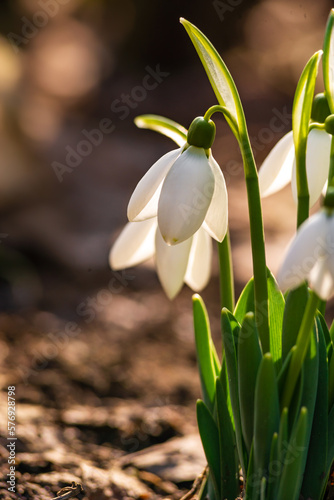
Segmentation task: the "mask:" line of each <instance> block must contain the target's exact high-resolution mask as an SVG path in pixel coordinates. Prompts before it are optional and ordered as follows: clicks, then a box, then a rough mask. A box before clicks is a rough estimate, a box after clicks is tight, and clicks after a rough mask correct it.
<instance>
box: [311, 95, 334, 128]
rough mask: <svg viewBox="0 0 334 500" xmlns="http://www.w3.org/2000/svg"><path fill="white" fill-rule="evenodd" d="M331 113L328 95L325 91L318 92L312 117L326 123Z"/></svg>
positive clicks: (313, 105)
mask: <svg viewBox="0 0 334 500" xmlns="http://www.w3.org/2000/svg"><path fill="white" fill-rule="evenodd" d="M330 114H331V112H330V109H329V106H328V102H327V99H326V96H325V94H324V93H321V94H317V95H316V96H315V97H314V100H313V104H312V111H311V118H312V120H314V121H315V122H318V123H324V122H325V120H326V118H327V117H328V116H329V115H330Z"/></svg>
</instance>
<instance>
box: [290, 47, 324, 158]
mask: <svg viewBox="0 0 334 500" xmlns="http://www.w3.org/2000/svg"><path fill="white" fill-rule="evenodd" d="M321 55H322V50H319V51H318V52H316V53H315V54H314V55H313V56H312V57H311V58H310V60H309V61H308V62H307V64H306V66H305V68H304V70H303V72H302V74H301V77H300V79H299V82H298V85H297V89H296V93H295V98H294V101H293V107H292V130H293V141H294V144H295V150H296V157H298V156H299V155H300V152H301V150H302V149H305V151H306V141H307V136H308V132H309V122H310V118H311V109H312V103H313V95H314V87H315V80H316V78H317V72H318V66H319V62H320V58H321Z"/></svg>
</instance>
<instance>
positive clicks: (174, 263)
mask: <svg viewBox="0 0 334 500" xmlns="http://www.w3.org/2000/svg"><path fill="white" fill-rule="evenodd" d="M153 256H155V261H156V266H157V273H158V276H159V280H160V282H161V285H162V287H163V289H164V291H165V293H166V295H167V296H168V297H169V298H170V299H173V298H174V297H176V295H177V294H178V293H179V292H180V290H181V288H182V286H183V283H186V284H187V285H188V286H189V287H190V288H191V289H192V290H194V291H196V292H199V291H201V290H202V289H203V288H204V287H205V286H206V285H207V283H208V281H209V278H210V273H211V259H212V244H211V238H210V236H209V234H208V233H207V232H206V231H205V230H204V228H200V229H199V230H198V231H197V232H196V233H195V234H194V235H193V236H191V237H190V238H188V239H187V240H185V241H184V242H182V243H180V244H178V245H174V246H170V245H167V243H165V241H164V240H163V238H162V236H161V233H160V230H159V228H158V223H157V218H156V217H154V218H152V219H148V220H146V221H142V222H129V223H128V224H127V225H126V226H125V228H124V229H123V231H122V232H121V234H120V236H119V237H118V239H117V240H116V242H115V244H114V245H113V247H112V249H111V251H110V255H109V262H110V266H111V267H112V268H113V269H114V270H118V269H124V268H128V267H132V266H136V265H137V264H140V263H141V262H144V261H146V260H148V259H149V258H151V257H153Z"/></svg>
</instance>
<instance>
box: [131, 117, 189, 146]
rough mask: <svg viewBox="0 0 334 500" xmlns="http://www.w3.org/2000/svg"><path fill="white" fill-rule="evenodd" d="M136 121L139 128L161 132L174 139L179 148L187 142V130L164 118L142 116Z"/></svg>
mask: <svg viewBox="0 0 334 500" xmlns="http://www.w3.org/2000/svg"><path fill="white" fill-rule="evenodd" d="M134 121H135V124H136V125H137V127H138V128H146V129H149V130H154V131H155V132H159V133H160V134H162V135H165V136H166V137H169V138H170V139H172V140H173V141H174V142H176V144H178V145H179V146H183V145H184V144H185V143H186V142H187V129H185V128H184V127H182V125H180V124H179V123H177V122H174V121H173V120H170V119H169V118H165V117H164V116H159V115H140V116H137V117H136V118H135V120H134Z"/></svg>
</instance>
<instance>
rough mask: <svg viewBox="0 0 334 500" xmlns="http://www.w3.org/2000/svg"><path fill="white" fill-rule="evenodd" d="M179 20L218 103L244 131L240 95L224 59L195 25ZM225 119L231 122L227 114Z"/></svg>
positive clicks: (244, 125) (244, 124)
mask: <svg viewBox="0 0 334 500" xmlns="http://www.w3.org/2000/svg"><path fill="white" fill-rule="evenodd" d="M180 22H181V24H183V26H184V27H185V29H186V31H187V33H188V35H189V37H190V39H191V41H192V43H193V45H194V47H195V49H196V51H197V54H198V55H199V58H200V60H201V62H202V64H203V66H204V69H205V71H206V74H207V76H208V78H209V80H210V83H211V86H212V88H213V91H214V93H215V94H216V97H217V100H218V102H219V104H221V105H222V106H224V107H226V108H227V110H228V112H229V113H230V115H231V117H232V119H233V120H234V121H235V123H236V125H237V127H238V130H239V133H240V131H241V130H242V131H245V130H246V123H245V117H244V112H243V109H242V105H241V101H240V97H239V94H238V91H237V88H236V86H235V83H234V81H233V78H232V76H231V74H230V72H229V70H228V69H227V67H226V65H225V63H224V61H223V60H222V58H221V57H220V55H219V54H218V52H217V50H216V49H215V48H214V46H213V45H212V43H211V42H210V41H209V40H208V39H207V37H206V36H205V35H204V34H203V33H202V32H201V31H200V30H199V29H198V28H196V26H194V25H193V24H191V23H190V22H189V21H186V20H185V19H182V18H181V19H180ZM226 120H227V121H228V122H229V124H230V123H231V121H230V120H229V118H228V117H227V116H226ZM231 128H232V127H231Z"/></svg>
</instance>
